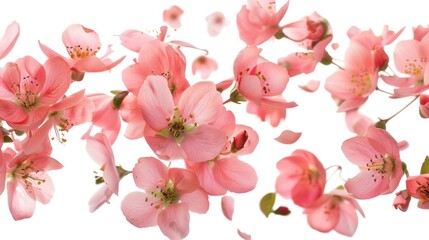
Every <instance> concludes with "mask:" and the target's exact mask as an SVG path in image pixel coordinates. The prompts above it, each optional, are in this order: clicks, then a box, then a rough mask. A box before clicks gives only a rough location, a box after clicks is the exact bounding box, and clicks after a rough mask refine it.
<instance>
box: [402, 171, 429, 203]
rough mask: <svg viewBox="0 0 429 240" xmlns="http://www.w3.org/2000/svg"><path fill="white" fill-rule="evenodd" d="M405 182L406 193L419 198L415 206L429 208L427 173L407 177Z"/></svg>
mask: <svg viewBox="0 0 429 240" xmlns="http://www.w3.org/2000/svg"><path fill="white" fill-rule="evenodd" d="M405 183H406V186H407V192H408V194H409V195H410V196H411V197H413V198H416V199H418V200H419V202H418V205H417V206H418V207H419V208H422V209H429V194H428V192H429V174H421V175H417V176H411V177H408V178H407V180H406V182H405Z"/></svg>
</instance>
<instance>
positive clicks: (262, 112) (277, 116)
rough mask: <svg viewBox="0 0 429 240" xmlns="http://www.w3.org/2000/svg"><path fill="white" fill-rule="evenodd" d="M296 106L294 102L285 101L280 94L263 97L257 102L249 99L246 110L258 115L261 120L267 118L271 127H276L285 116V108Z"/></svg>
mask: <svg viewBox="0 0 429 240" xmlns="http://www.w3.org/2000/svg"><path fill="white" fill-rule="evenodd" d="M296 106H298V105H297V104H296V103H295V102H286V100H285V99H284V98H283V97H281V96H275V97H265V98H263V99H262V101H261V102H260V103H259V104H257V103H255V102H252V101H249V102H248V103H247V107H246V110H247V112H248V113H251V114H254V115H256V116H258V117H259V118H260V119H261V121H267V120H269V122H270V124H271V126H272V127H277V126H278V125H279V124H280V121H281V120H284V119H285V118H286V109H287V108H293V107H296Z"/></svg>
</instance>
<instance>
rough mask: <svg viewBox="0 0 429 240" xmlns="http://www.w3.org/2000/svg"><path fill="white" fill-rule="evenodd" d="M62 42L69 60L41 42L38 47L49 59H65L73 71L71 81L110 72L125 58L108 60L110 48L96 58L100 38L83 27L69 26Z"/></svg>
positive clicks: (77, 25) (99, 47)
mask: <svg viewBox="0 0 429 240" xmlns="http://www.w3.org/2000/svg"><path fill="white" fill-rule="evenodd" d="M62 41H63V43H64V45H65V47H66V50H67V53H68V54H69V56H70V58H66V57H63V56H61V55H60V54H59V53H57V52H55V51H54V50H52V49H50V48H49V47H47V46H46V45H44V44H42V43H41V42H39V46H40V48H41V49H42V51H43V53H44V54H45V55H46V56H48V57H49V58H51V57H56V56H60V57H62V58H63V59H65V60H66V61H67V62H68V64H69V66H70V69H71V70H72V71H73V76H72V78H73V80H77V81H80V80H82V79H83V74H84V73H85V72H103V71H107V70H110V69H111V68H113V67H115V66H116V65H118V64H119V63H120V62H122V60H123V59H124V58H125V56H123V57H121V58H119V59H118V60H116V61H112V60H111V59H110V58H108V56H109V55H110V54H111V53H112V52H113V51H112V50H111V48H110V46H109V47H108V49H107V52H106V54H105V55H103V56H102V57H97V56H96V54H97V53H98V52H99V51H100V49H101V41H100V38H99V36H98V34H97V33H96V32H95V31H94V30H92V29H90V28H87V27H84V26H83V25H81V24H71V25H69V26H68V27H67V28H66V30H64V32H63V34H62Z"/></svg>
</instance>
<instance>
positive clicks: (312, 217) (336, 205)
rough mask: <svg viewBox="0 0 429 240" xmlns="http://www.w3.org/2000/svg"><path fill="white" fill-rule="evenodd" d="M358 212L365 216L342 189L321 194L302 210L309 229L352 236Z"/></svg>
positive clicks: (355, 202)
mask: <svg viewBox="0 0 429 240" xmlns="http://www.w3.org/2000/svg"><path fill="white" fill-rule="evenodd" d="M356 211H358V212H359V213H360V214H361V215H362V216H365V215H364V213H363V210H362V208H361V207H360V206H359V204H358V202H357V201H356V199H354V198H353V197H351V196H350V195H348V194H347V192H346V191H344V190H343V189H335V190H333V191H331V192H330V193H327V194H323V195H322V196H321V197H320V198H319V199H317V201H316V202H314V203H313V204H312V205H311V206H309V207H308V208H305V209H304V213H305V214H307V221H308V224H309V225H310V227H312V228H313V229H315V230H317V231H320V232H329V231H332V230H334V231H336V232H338V233H340V234H343V235H346V236H349V237H351V236H353V234H354V233H355V232H356V229H357V226H358V215H357V213H356Z"/></svg>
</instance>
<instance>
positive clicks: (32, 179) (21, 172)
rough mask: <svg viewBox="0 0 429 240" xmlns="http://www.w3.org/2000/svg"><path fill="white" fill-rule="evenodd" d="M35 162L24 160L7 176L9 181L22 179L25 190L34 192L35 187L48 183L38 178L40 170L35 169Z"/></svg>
mask: <svg viewBox="0 0 429 240" xmlns="http://www.w3.org/2000/svg"><path fill="white" fill-rule="evenodd" d="M33 163H34V162H33V161H28V160H24V161H22V162H20V163H18V164H17V165H16V166H15V168H14V169H13V170H12V172H10V173H8V174H7V178H8V179H21V180H22V181H23V182H24V184H25V189H26V190H27V191H29V192H31V191H32V189H33V187H34V186H37V185H40V184H42V183H44V182H46V179H44V178H40V177H38V176H37V173H39V170H37V169H34V168H33V166H32V165H33Z"/></svg>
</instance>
